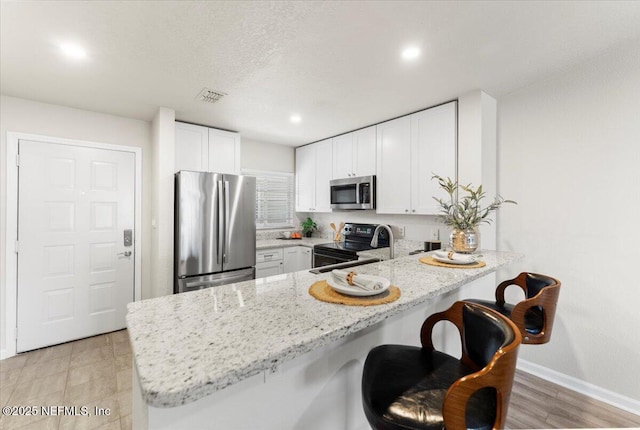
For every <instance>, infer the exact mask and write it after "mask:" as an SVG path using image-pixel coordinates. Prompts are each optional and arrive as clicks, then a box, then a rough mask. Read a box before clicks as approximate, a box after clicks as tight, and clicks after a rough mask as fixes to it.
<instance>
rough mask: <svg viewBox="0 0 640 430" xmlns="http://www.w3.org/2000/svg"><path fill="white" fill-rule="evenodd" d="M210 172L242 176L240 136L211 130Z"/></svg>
mask: <svg viewBox="0 0 640 430" xmlns="http://www.w3.org/2000/svg"><path fill="white" fill-rule="evenodd" d="M209 171H210V172H216V173H230V174H233V175H239V174H240V135H239V134H238V133H233V132H230V131H224V130H217V129H215V128H210V129H209Z"/></svg>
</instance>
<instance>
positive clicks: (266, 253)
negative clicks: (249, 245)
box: [256, 248, 284, 279]
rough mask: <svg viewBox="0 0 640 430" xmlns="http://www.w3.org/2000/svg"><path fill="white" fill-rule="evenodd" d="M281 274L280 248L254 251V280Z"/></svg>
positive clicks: (282, 271) (282, 263)
mask: <svg viewBox="0 0 640 430" xmlns="http://www.w3.org/2000/svg"><path fill="white" fill-rule="evenodd" d="M283 273H284V261H283V252H282V248H268V249H261V250H258V251H256V279H259V278H264V277H267V276H274V275H282V274H283Z"/></svg>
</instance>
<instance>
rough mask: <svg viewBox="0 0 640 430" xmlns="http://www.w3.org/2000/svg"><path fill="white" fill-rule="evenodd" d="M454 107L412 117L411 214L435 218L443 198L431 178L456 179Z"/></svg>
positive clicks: (430, 110) (444, 107) (442, 107)
mask: <svg viewBox="0 0 640 430" xmlns="http://www.w3.org/2000/svg"><path fill="white" fill-rule="evenodd" d="M456 103H457V102H451V103H447V104H444V105H440V106H436V107H434V108H431V109H427V110H425V111H422V112H417V113H415V114H413V115H411V162H412V165H411V213H415V214H421V215H434V214H437V213H438V211H439V208H438V203H437V202H436V201H435V200H434V199H433V197H434V196H438V197H441V198H444V197H446V194H445V193H444V192H443V191H442V190H441V189H440V185H439V184H438V182H437V181H435V180H432V179H431V178H432V176H433V174H434V173H435V174H437V175H439V176H442V177H443V178H447V177H449V178H452V179H454V178H456Z"/></svg>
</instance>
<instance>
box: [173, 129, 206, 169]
mask: <svg viewBox="0 0 640 430" xmlns="http://www.w3.org/2000/svg"><path fill="white" fill-rule="evenodd" d="M175 148H176V153H175V171H176V172H177V171H180V170H195V171H198V172H205V171H206V170H207V166H208V162H209V161H208V154H209V129H208V128H207V127H202V126H200V125H193V124H185V123H183V122H176V142H175Z"/></svg>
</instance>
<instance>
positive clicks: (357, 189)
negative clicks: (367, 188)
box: [356, 183, 361, 205]
mask: <svg viewBox="0 0 640 430" xmlns="http://www.w3.org/2000/svg"><path fill="white" fill-rule="evenodd" d="M356 204H357V205H359V204H361V203H360V184H359V183H357V184H356Z"/></svg>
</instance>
